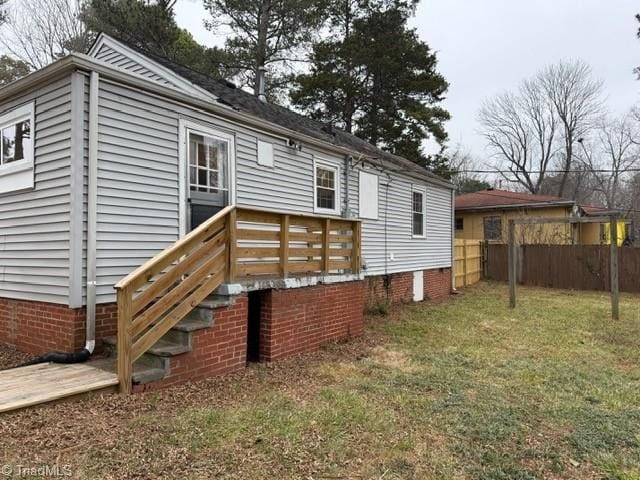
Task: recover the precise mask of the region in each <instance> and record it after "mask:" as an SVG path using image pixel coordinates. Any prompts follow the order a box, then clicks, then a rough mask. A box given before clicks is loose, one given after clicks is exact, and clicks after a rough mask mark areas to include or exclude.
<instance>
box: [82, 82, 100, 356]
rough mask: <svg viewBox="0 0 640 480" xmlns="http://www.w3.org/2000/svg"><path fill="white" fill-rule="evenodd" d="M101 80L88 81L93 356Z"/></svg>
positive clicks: (89, 337)
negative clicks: (99, 92) (99, 93)
mask: <svg viewBox="0 0 640 480" xmlns="http://www.w3.org/2000/svg"><path fill="white" fill-rule="evenodd" d="M99 82H100V76H99V74H98V72H95V71H92V72H91V77H90V80H89V159H88V163H89V165H88V167H89V168H88V179H87V320H86V346H85V348H86V349H87V350H89V352H90V353H93V350H94V348H95V344H96V248H97V240H96V232H97V204H98V91H99V85H98V84H99Z"/></svg>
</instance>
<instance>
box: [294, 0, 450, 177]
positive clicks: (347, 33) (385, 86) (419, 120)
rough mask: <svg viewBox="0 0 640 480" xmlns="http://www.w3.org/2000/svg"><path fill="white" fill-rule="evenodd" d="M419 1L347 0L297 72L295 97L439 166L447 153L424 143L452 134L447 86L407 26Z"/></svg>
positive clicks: (305, 106)
mask: <svg viewBox="0 0 640 480" xmlns="http://www.w3.org/2000/svg"><path fill="white" fill-rule="evenodd" d="M414 6H415V2H406V3H402V2H397V1H391V2H383V1H378V2H353V1H349V0H341V1H338V2H336V3H335V4H334V12H342V13H341V15H339V16H334V19H336V20H335V21H334V22H333V24H332V29H333V31H334V35H332V38H337V39H332V40H326V41H322V42H318V43H316V44H315V45H314V47H313V51H312V54H311V62H312V68H311V71H310V72H309V73H307V74H303V75H299V76H297V77H296V79H295V80H296V84H297V86H296V88H295V89H294V90H293V91H292V93H291V100H292V102H293V103H294V104H295V105H296V106H298V107H300V108H301V109H302V110H304V111H305V112H307V113H309V114H310V115H312V116H313V117H315V118H317V119H319V120H321V121H324V122H327V123H331V124H335V125H336V126H338V127H340V128H343V129H345V130H346V131H348V132H351V133H354V134H355V135H357V136H359V137H361V138H363V139H365V140H367V141H369V142H370V143H372V144H375V145H377V146H379V147H381V148H383V149H385V150H388V151H390V152H393V153H395V154H397V155H401V156H403V157H405V158H408V159H410V160H413V161H415V162H418V163H421V164H423V165H426V166H430V167H432V168H434V169H435V168H436V167H437V169H439V170H441V169H444V168H445V167H444V166H443V158H442V157H438V156H434V157H429V156H427V155H425V154H424V152H423V148H422V144H423V142H424V141H425V140H426V139H428V138H434V139H435V140H436V141H437V142H438V143H440V144H441V145H442V144H444V142H445V141H446V139H447V133H446V131H445V129H444V125H443V124H444V122H445V121H446V120H448V119H449V114H448V112H447V111H446V110H444V109H443V108H442V107H441V106H440V105H439V103H440V102H441V101H442V99H443V96H444V94H445V92H446V91H447V88H448V84H447V82H446V80H445V79H444V78H443V77H442V75H440V74H439V73H438V72H437V70H436V65H437V59H436V55H435V53H434V52H432V51H431V49H430V48H429V46H428V45H427V44H426V43H425V42H423V41H422V40H420V38H419V37H418V35H417V33H416V31H415V30H413V29H411V28H409V27H408V26H407V21H408V19H409V18H410V16H411V14H412V13H413V8H414ZM340 7H342V8H340Z"/></svg>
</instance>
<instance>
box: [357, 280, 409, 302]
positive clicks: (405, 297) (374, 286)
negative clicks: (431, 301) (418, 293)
mask: <svg viewBox="0 0 640 480" xmlns="http://www.w3.org/2000/svg"><path fill="white" fill-rule="evenodd" d="M365 283H366V291H365V304H366V305H367V306H372V305H376V304H379V303H387V302H388V303H403V302H411V301H412V300H413V272H400V273H390V274H389V275H378V276H375V277H367V279H366V280H365Z"/></svg>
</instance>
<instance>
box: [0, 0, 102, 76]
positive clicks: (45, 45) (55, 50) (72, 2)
mask: <svg viewBox="0 0 640 480" xmlns="http://www.w3.org/2000/svg"><path fill="white" fill-rule="evenodd" d="M14 1H15V3H14V4H13V5H11V7H10V8H7V10H6V23H5V24H4V25H3V26H2V28H1V29H0V47H2V48H3V49H4V50H5V51H6V52H7V53H9V54H10V55H11V56H13V57H15V58H17V59H19V60H21V61H22V62H24V63H26V64H27V65H28V66H29V67H30V68H31V69H34V70H37V69H39V68H42V67H44V66H46V65H48V64H49V63H51V62H53V61H55V60H57V59H58V58H60V57H62V56H64V55H66V54H68V53H70V52H72V51H84V50H85V49H86V48H87V46H88V43H89V41H90V35H89V34H88V32H87V29H86V27H85V25H84V23H83V22H82V21H81V19H80V10H81V4H80V0H14Z"/></svg>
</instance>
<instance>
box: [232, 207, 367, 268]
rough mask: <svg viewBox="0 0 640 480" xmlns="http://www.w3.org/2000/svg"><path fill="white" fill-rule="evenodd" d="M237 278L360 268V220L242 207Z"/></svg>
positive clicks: (240, 208)
mask: <svg viewBox="0 0 640 480" xmlns="http://www.w3.org/2000/svg"><path fill="white" fill-rule="evenodd" d="M236 212H237V223H238V227H237V231H236V237H237V245H235V246H234V255H233V258H234V260H235V262H234V265H235V275H234V278H236V279H238V278H256V277H269V278H274V277H275V278H287V277H288V276H290V275H293V274H296V275H300V274H302V275H330V274H344V273H354V274H357V273H359V272H360V243H361V240H360V236H361V233H360V228H361V227H360V222H359V221H358V220H345V219H334V218H326V217H318V216H313V215H299V214H289V213H276V212H272V211H261V210H256V209H248V208H242V207H238V208H237V209H236Z"/></svg>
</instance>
